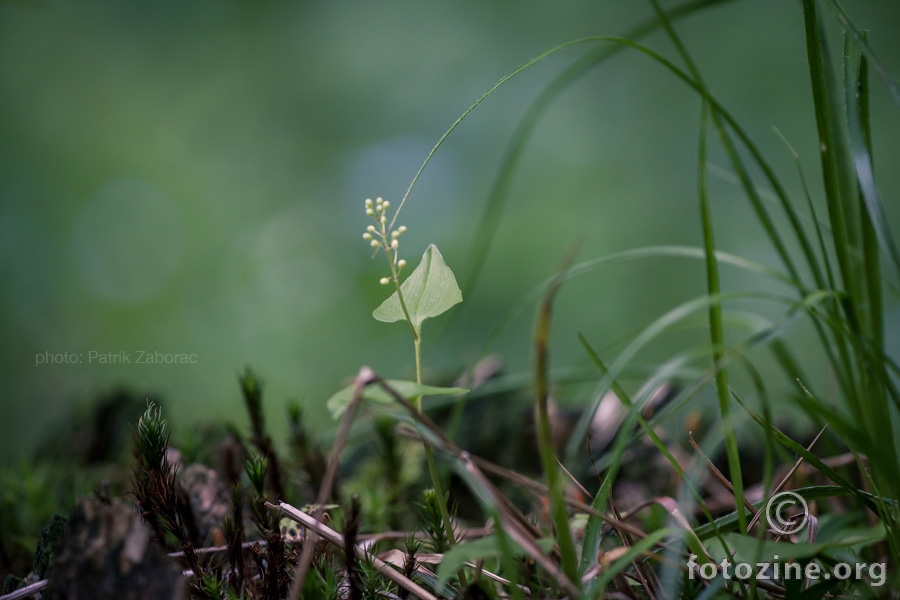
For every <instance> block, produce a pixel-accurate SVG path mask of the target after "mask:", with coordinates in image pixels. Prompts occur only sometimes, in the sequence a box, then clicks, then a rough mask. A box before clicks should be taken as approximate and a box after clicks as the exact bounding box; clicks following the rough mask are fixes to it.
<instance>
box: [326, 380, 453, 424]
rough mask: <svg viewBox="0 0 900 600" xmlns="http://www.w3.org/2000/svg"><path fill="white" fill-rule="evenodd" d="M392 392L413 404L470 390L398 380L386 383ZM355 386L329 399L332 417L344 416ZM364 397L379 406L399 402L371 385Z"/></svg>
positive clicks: (379, 388)
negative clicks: (424, 398) (432, 397)
mask: <svg viewBox="0 0 900 600" xmlns="http://www.w3.org/2000/svg"><path fill="white" fill-rule="evenodd" d="M386 383H387V384H388V386H390V388H391V389H392V390H394V391H395V392H396V393H397V394H399V395H400V397H401V398H402V399H404V400H406V401H407V402H411V401H413V400H415V399H416V398H421V397H422V396H460V395H462V394H466V393H468V392H469V390H467V389H465V388H458V387H437V386H433V385H422V384H421V383H416V382H415V381H403V380H398V379H389V380H387V382H386ZM353 388H354V386H352V385H351V386H347V387H345V388H344V389H342V390H341V391H339V392H337V393H336V394H334V395H333V396H332V397H331V398H329V399H328V401H327V402H326V405H327V406H328V410H329V411H330V412H331V415H332V416H333V417H334V418H335V419H337V418H339V417H340V416H341V415H343V414H344V411H346V410H347V406H348V405H349V404H350V401H351V400H352V399H353ZM362 397H363V399H365V400H368V401H369V402H376V403H379V404H391V403H393V402H396V401H397V398H396V397H394V395H393V394H391V393H390V392H388V391H387V390H385V389H384V388H383V387H380V386H375V385H370V386H368V387H366V389H365V390H363V393H362Z"/></svg>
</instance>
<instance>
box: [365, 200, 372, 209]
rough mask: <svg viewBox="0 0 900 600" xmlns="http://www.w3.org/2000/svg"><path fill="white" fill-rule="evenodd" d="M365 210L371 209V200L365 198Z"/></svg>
mask: <svg viewBox="0 0 900 600" xmlns="http://www.w3.org/2000/svg"><path fill="white" fill-rule="evenodd" d="M366 208H372V199H371V198H366Z"/></svg>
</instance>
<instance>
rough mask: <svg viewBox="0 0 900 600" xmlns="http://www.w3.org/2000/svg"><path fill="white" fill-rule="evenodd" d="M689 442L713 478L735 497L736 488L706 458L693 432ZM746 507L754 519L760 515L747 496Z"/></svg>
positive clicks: (689, 435) (690, 434)
mask: <svg viewBox="0 0 900 600" xmlns="http://www.w3.org/2000/svg"><path fill="white" fill-rule="evenodd" d="M688 440H689V441H690V442H691V447H692V448H693V449H694V451H695V452H696V453H697V454H699V455H700V458H702V459H703V460H705V461H706V466H707V467H708V468H709V472H710V473H712V474H713V477H715V478H716V480H717V481H718V482H719V483H721V484H722V487H724V488H725V489H726V490H728V491H729V492H730V493H731V495H732V496H734V486H733V485H731V482H730V481H728V478H727V477H725V475H724V474H723V473H722V471H720V470H719V469H718V467H716V465H714V464H713V461H711V460H710V459H709V457H708V456H706V454H704V452H703V450H701V449H700V446H699V444H697V442H695V441H694V434H693V432H691V433H689V434H688ZM744 506H746V507H747V510H749V511H750V514H752V515H753V516H754V518H756V515H757V514H758V513H757V512H756V507H755V506H753V503H751V502H750V501H749V500H747V496H746V495H745V496H744Z"/></svg>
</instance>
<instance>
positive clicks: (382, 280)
mask: <svg viewBox="0 0 900 600" xmlns="http://www.w3.org/2000/svg"><path fill="white" fill-rule="evenodd" d="M390 282H391V280H390V279H388V278H387V277H382V278H381V279H380V280H379V283H380V284H381V285H387V284H389V283H390Z"/></svg>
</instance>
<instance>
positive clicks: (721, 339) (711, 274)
mask: <svg viewBox="0 0 900 600" xmlns="http://www.w3.org/2000/svg"><path fill="white" fill-rule="evenodd" d="M708 110H709V109H708V108H707V105H706V103H705V102H704V103H703V116H702V117H701V118H700V157H699V160H698V162H699V166H700V169H699V173H698V186H697V187H698V191H699V194H700V222H701V227H702V229H703V245H704V247H705V249H706V282H707V290H708V292H709V295H710V296H711V297H716V298H718V297H719V293H720V290H721V286H720V284H719V265H718V263H717V262H716V257H715V252H716V242H715V235H714V233H713V223H712V213H711V212H710V208H709V195H708V193H707V190H706V137H707V135H706V124H707V119H708ZM709 335H710V339H711V341H712V348H713V364H715V365H716V395H717V396H718V399H719V415H720V416H721V418H722V421H723V422H730V414H731V397H730V395H729V393H728V390H729V387H728V369H727V368H726V367H725V366H724V365H722V359H723V358H724V357H725V332H724V330H723V328H722V304H721V302H712V303H711V304H710V305H709ZM725 452H726V454H727V456H728V470H729V475H731V485H732V487H733V491H734V498H735V500H736V501H737V505H738V519H739V521H740V524H741V529H745V528H746V520H745V519H746V518H745V517H743V514H744V513H743V511H742V510H741V509H740V507H741V506H743V505H744V504H745V502H746V499H745V498H744V480H743V478H742V475H741V457H740V453H739V451H738V445H737V437H736V435H735V432H734V430H732V429H729V430H727V431H726V432H725Z"/></svg>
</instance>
